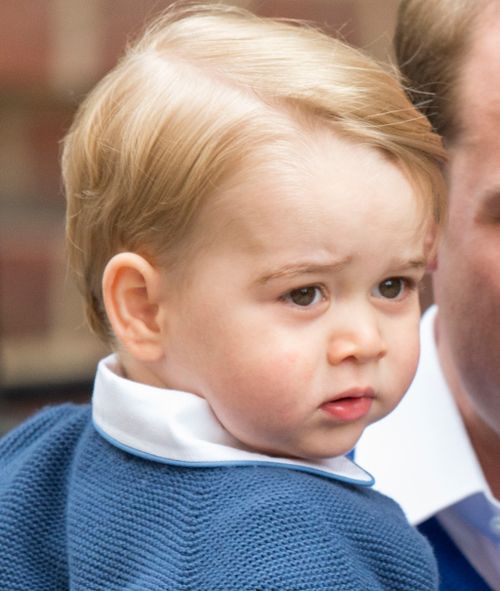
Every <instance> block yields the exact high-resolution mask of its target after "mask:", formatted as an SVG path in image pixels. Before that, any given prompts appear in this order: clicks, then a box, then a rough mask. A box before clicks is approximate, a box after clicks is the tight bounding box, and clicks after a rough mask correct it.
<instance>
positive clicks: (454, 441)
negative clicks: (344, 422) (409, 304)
mask: <svg viewBox="0 0 500 591" xmlns="http://www.w3.org/2000/svg"><path fill="white" fill-rule="evenodd" d="M436 311H437V308H436V307H433V308H431V309H430V310H429V311H427V313H426V314H425V315H424V317H423V320H422V324H421V340H422V353H421V358H420V362H419V367H418V370H417V374H416V376H415V379H414V381H413V383H412V385H411V387H410V389H409V391H408V393H407V394H406V396H405V397H404V399H403V401H402V402H401V403H400V405H399V406H398V407H397V408H396V410H394V411H393V412H392V413H391V414H390V415H389V416H388V417H386V418H385V419H383V420H382V421H380V422H379V423H376V424H374V425H371V426H370V427H368V429H367V430H366V431H365V433H364V434H363V436H362V437H361V440H360V441H359V443H358V445H357V446H356V459H357V460H358V461H360V462H361V463H362V464H363V465H364V466H366V467H367V469H368V470H370V471H371V472H372V473H373V474H374V476H375V478H376V480H377V485H376V488H377V490H379V491H381V492H383V493H384V494H387V495H389V496H391V497H393V498H394V499H395V500H396V501H398V503H399V504H400V505H401V506H402V507H403V509H404V511H405V513H406V515H407V516H408V519H409V520H410V521H411V522H412V523H420V522H422V521H424V520H425V519H427V518H428V517H430V516H432V515H435V514H436V513H438V512H439V511H441V510H442V509H444V508H446V507H449V506H451V505H454V504H456V503H458V502H459V501H461V500H463V499H465V498H467V497H470V496H471V495H474V494H477V493H483V494H484V495H485V496H486V498H487V499H488V500H489V501H490V502H492V503H493V504H497V502H496V501H495V500H494V498H493V496H492V494H491V492H490V489H489V487H488V484H487V482H486V479H485V477H484V475H483V472H482V470H481V466H480V464H479V462H478V460H477V457H476V454H475V452H474V449H473V447H472V444H471V443H470V440H469V437H468V434H467V431H466V429H465V426H464V424H463V422H462V419H461V417H460V414H459V411H458V409H457V407H456V405H455V402H454V400H453V398H452V395H451V393H450V391H449V389H448V386H447V384H446V381H445V379H444V376H443V374H442V371H441V367H440V365H439V359H438V354H437V349H436V344H435V340H434V320H435V316H436Z"/></svg>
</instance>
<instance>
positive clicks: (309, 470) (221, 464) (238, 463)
mask: <svg viewBox="0 0 500 591" xmlns="http://www.w3.org/2000/svg"><path fill="white" fill-rule="evenodd" d="M93 425H94V428H95V430H96V431H97V432H98V433H99V435H101V437H102V438H103V439H105V440H106V441H107V442H108V443H110V444H111V445H113V446H114V447H117V448H118V449H121V450H122V451H124V452H126V453H129V454H131V455H133V456H137V457H138V458H141V459H143V460H149V461H153V462H159V463H161V464H167V465H169V466H178V467H182V468H242V467H253V466H258V467H269V468H285V469H288V470H295V471H297V472H304V473H306V474H313V475H314V476H322V477H324V478H327V479H329V480H335V481H339V482H344V483H346V484H353V485H356V486H360V487H363V488H370V487H372V486H373V485H374V484H375V479H374V478H373V476H372V475H371V474H369V473H368V472H366V470H364V468H363V469H362V470H363V471H364V472H365V473H366V475H367V476H369V478H370V480H366V481H364V482H363V481H360V480H354V479H351V478H348V477H347V476H342V475H340V474H334V473H332V472H327V471H326V470H321V469H320V468H313V467H307V466H301V465H299V464H284V463H282V462H279V461H276V462H273V461H271V460H270V461H262V460H227V461H222V460H221V461H218V462H185V461H182V460H173V459H170V458H167V457H164V456H157V455H154V454H149V453H146V452H143V451H140V450H138V449H135V448H133V447H130V446H128V445H125V444H123V443H121V442H120V441H118V440H117V439H115V438H114V437H111V436H110V435H108V433H106V432H105V431H103V430H102V429H101V428H100V427H98V426H97V425H96V423H95V421H93ZM353 464H355V462H353ZM356 466H358V464H356ZM358 467H359V468H360V469H361V467H360V466H358Z"/></svg>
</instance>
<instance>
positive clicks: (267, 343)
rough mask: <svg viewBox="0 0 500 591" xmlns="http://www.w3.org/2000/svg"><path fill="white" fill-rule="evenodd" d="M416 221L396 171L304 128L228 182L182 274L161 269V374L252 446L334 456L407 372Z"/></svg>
mask: <svg viewBox="0 0 500 591" xmlns="http://www.w3.org/2000/svg"><path fill="white" fill-rule="evenodd" d="M294 154H295V156H294ZM419 222H421V214H420V213H419V212H418V205H417V198H416V197H415V195H414V193H413V191H412V188H411V187H410V184H409V183H408V181H407V180H406V178H405V177H404V175H403V174H402V173H401V172H400V171H399V169H398V168H397V167H396V166H395V165H394V164H392V163H390V162H388V161H387V160H385V159H384V158H383V157H382V156H381V155H380V154H379V153H378V152H377V151H375V150H374V149H372V148H367V147H362V146H356V145H354V144H351V143H349V142H347V141H346V140H341V139H338V138H334V137H330V136H328V137H320V136H318V137H316V136H311V138H310V146H309V149H308V150H304V149H302V153H301V155H300V156H299V149H298V148H297V149H296V150H292V149H290V155H289V157H288V159H287V161H286V163H285V162H284V158H283V157H281V161H280V159H278V158H273V157H272V156H269V155H268V158H267V161H266V163H265V164H264V163H263V162H262V161H261V163H260V164H257V165H256V166H253V167H248V168H247V169H246V171H245V172H244V173H240V174H239V175H235V177H233V179H232V182H231V185H230V186H229V185H227V186H226V188H225V189H224V190H221V191H220V193H219V194H218V195H217V196H216V197H215V198H214V199H212V201H210V203H209V204H208V205H207V206H206V208H205V210H204V211H203V212H202V213H201V218H200V220H199V222H197V223H198V226H197V234H198V237H199V238H200V239H201V244H202V247H200V248H199V249H198V250H197V253H196V256H195V257H194V258H193V262H191V263H189V264H187V266H186V267H184V269H183V270H181V271H180V273H181V279H182V280H181V281H179V282H177V281H176V278H175V277H176V276H175V274H174V275H168V274H165V280H164V292H163V298H164V299H163V301H162V305H164V309H165V310H166V314H165V321H164V322H165V326H164V329H165V335H166V336H165V341H164V353H165V355H164V359H163V361H162V365H161V379H162V381H163V382H164V384H165V385H166V386H168V387H170V388H174V389H180V390H187V391H190V392H193V393H195V394H197V395H199V396H202V397H203V398H205V399H206V400H207V401H208V403H209V404H210V406H211V407H212V409H213V411H214V413H215V414H216V416H217V417H218V419H219V420H220V421H221V423H222V424H223V425H224V426H225V427H226V429H227V430H228V431H229V432H230V433H232V434H233V435H234V436H236V437H237V438H238V439H239V440H241V441H243V442H244V443H246V444H247V445H250V446H252V447H253V448H255V449H257V450H259V451H263V452H265V453H270V454H276V455H286V456H297V457H310V458H315V457H316V458H318V457H328V456H334V455H340V454H343V453H346V452H347V451H348V450H350V449H351V448H352V447H353V446H354V445H355V443H356V441H357V440H358V438H359V437H360V435H361V433H362V432H363V429H364V428H365V427H366V426H367V425H368V424H369V423H372V422H373V421H376V420H378V419H380V418H381V417H383V416H384V415H386V414H387V413H389V412H390V411H391V410H392V409H393V408H394V407H395V406H396V405H397V403H398V402H399V400H400V399H401V397H402V395H403V393H404V392H405V390H406V388H407V387H408V385H409V383H410V381H411V379H412V377H413V374H414V370H415V367H416V363H417V357H418V348H419V347H418V325H419V304H418V294H417V290H416V284H417V283H418V282H419V281H420V279H421V278H422V275H423V271H424V265H425V255H424V238H425V236H424V233H425V232H424V230H423V229H422V226H420V227H419Z"/></svg>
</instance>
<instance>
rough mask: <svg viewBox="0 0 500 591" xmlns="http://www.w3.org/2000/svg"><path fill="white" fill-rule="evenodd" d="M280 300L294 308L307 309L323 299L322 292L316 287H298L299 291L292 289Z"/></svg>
mask: <svg viewBox="0 0 500 591" xmlns="http://www.w3.org/2000/svg"><path fill="white" fill-rule="evenodd" d="M282 299H283V300H284V301H285V302H291V303H292V304H295V305H296V306H302V307H307V306H312V305H313V304H317V303H318V302H320V301H321V300H322V299H323V292H322V291H321V288H319V287H317V286H308V287H300V288H299V289H292V291H289V292H288V293H286V294H285V295H284V296H283V298H282Z"/></svg>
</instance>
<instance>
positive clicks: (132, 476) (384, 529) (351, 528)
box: [0, 405, 437, 591]
mask: <svg viewBox="0 0 500 591" xmlns="http://www.w3.org/2000/svg"><path fill="white" fill-rule="evenodd" d="M0 545H1V551H0V588H1V589H5V590H8V591H18V590H23V591H27V590H29V591H45V590H47V591H58V590H62V589H64V590H67V589H72V590H75V591H79V590H85V591H93V590H101V591H114V590H118V589H119V590H123V589H127V590H128V591H134V590H135V591H149V590H151V591H153V590H154V591H159V590H169V591H170V590H172V591H247V590H248V591H322V590H327V589H328V590H339V591H340V590H346V591H347V590H353V591H372V590H373V591H376V590H382V589H384V590H395V591H396V590H401V591H403V590H407V591H421V590H422V591H424V590H425V591H430V590H433V589H437V580H436V579H437V575H436V570H435V564H434V560H433V557H432V554H431V551H430V549H429V546H428V545H427V543H426V542H425V541H424V539H423V537H421V536H420V534H418V533H417V532H416V531H415V530H413V529H412V528H410V527H409V526H408V525H407V523H406V521H405V519H404V517H403V515H402V512H401V511H400V509H399V508H398V507H397V505H395V504H394V503H393V502H392V501H391V500H389V499H388V498H386V497H383V496H382V495H380V494H378V493H376V492H374V491H372V490H370V489H365V488H358V487H355V486H351V485H348V484H342V483H339V482H335V481H332V480H331V479H327V478H323V477H321V476H315V475H312V474H306V473H303V472H298V471H292V470H289V469H287V468H276V467H271V466H264V467H251V466H246V467H217V468H196V469H192V468H184V467H178V466H170V465H166V464H161V463H156V462H153V461H150V460H146V459H141V458H139V457H136V456H133V455H129V454H128V453H127V452H124V451H122V450H120V449H118V448H116V447H114V446H112V445H111V444H109V443H108V442H107V441H105V440H104V439H103V438H102V437H101V436H100V435H99V434H98V433H97V432H96V431H95V429H94V427H93V425H92V422H91V417H90V410H89V408H88V407H85V406H84V407H80V406H73V405H64V406H61V407H56V408H53V409H49V410H46V411H43V412H42V413H40V414H38V415H37V416H35V417H34V418H33V419H31V420H30V421H28V422H27V423H25V424H24V425H22V426H21V427H19V428H18V429H16V430H15V431H13V432H12V433H10V434H9V435H7V436H6V437H5V438H4V439H3V440H2V441H0Z"/></svg>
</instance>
